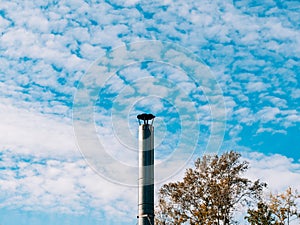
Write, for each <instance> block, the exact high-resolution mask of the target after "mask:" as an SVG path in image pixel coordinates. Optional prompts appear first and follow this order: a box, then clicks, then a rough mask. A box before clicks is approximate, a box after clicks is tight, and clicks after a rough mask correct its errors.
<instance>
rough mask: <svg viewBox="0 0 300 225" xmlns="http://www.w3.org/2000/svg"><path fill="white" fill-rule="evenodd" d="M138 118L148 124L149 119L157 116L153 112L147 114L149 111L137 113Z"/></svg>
mask: <svg viewBox="0 0 300 225" xmlns="http://www.w3.org/2000/svg"><path fill="white" fill-rule="evenodd" d="M137 118H138V120H139V121H140V120H143V121H144V124H148V121H149V120H153V119H154V118H155V116H154V115H153V114H147V113H143V114H139V115H137Z"/></svg>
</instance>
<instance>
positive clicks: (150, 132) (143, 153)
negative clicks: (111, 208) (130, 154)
mask: <svg viewBox="0 0 300 225" xmlns="http://www.w3.org/2000/svg"><path fill="white" fill-rule="evenodd" d="M138 225H154V127H153V126H152V125H150V124H141V125H140V126H139V197H138Z"/></svg>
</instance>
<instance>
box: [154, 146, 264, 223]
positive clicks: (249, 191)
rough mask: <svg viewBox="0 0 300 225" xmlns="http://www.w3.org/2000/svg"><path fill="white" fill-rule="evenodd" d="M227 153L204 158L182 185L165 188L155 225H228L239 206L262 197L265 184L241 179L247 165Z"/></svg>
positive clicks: (161, 190)
mask: <svg viewBox="0 0 300 225" xmlns="http://www.w3.org/2000/svg"><path fill="white" fill-rule="evenodd" d="M240 157H241V155H240V154H239V153H236V152H233V151H231V152H227V153H224V154H223V155H221V156H218V155H205V156H203V157H202V159H200V158H199V159H197V160H196V162H195V168H193V169H192V168H190V169H187V170H186V172H185V176H184V178H183V181H178V182H174V183H169V184H165V185H163V186H162V187H161V189H160V191H159V200H158V206H157V208H156V224H158V225H168V224H191V225H200V224H207V225H228V224H232V223H233V222H234V220H233V216H232V213H233V211H234V209H235V208H236V207H237V206H238V205H239V204H242V205H245V204H246V205H250V204H251V203H252V202H253V201H255V200H260V196H261V193H262V190H263V188H264V187H265V186H266V184H265V183H261V182H260V181H259V180H256V181H255V182H252V181H251V180H249V179H247V178H244V177H242V174H243V173H244V172H245V171H246V170H247V169H248V166H249V165H248V162H246V161H242V162H241V161H240Z"/></svg>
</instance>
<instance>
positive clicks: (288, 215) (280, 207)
mask: <svg viewBox="0 0 300 225" xmlns="http://www.w3.org/2000/svg"><path fill="white" fill-rule="evenodd" d="M297 199H300V195H299V194H298V193H297V190H295V191H294V192H293V191H292V188H291V187H289V188H288V189H287V190H286V191H285V193H282V194H277V195H274V194H270V203H269V207H270V209H271V211H272V212H273V214H274V215H275V216H276V218H277V220H278V222H279V223H278V224H282V225H284V224H287V225H289V224H290V221H291V220H294V219H297V218H298V219H299V218H300V212H299V210H298V208H297V204H296V200H297Z"/></svg>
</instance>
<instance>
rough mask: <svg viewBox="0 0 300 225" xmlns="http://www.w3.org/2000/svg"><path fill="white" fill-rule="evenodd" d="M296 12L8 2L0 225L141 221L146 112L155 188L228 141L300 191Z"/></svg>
mask: <svg viewBox="0 0 300 225" xmlns="http://www.w3.org/2000/svg"><path fill="white" fill-rule="evenodd" d="M299 20H300V7H299V2H298V1H277V0H268V1H262V2H256V1H247V0H243V1H219V0H217V1H208V0H203V1H201V2H197V1H196V2H195V1H190V0H188V1H171V0H165V1H136V0H131V1H126V0H114V1H84V0H70V1H36V2H34V1H6V0H2V1H1V5H0V32H1V35H0V75H1V76H0V87H1V88H0V116H1V123H0V224H3V225H4V224H9V225H14V224H18V225H20V224H30V225H40V224H43V225H48V224H49V225H50V224H51V225H53V224H58V225H60V224H64V225H65V224H74V225H76V224H86V225H89V224H125V225H127V224H135V223H136V213H137V206H136V205H137V189H136V184H135V179H136V163H137V152H136V146H137V143H136V135H137V134H136V129H137V121H136V119H135V116H136V114H137V113H140V112H143V111H151V112H153V113H154V114H156V115H157V118H156V120H155V130H156V137H155V138H156V162H157V165H156V168H157V171H158V172H159V173H157V180H158V181H157V183H156V188H157V189H158V188H159V186H160V185H161V184H162V183H163V182H167V181H170V180H175V179H179V178H180V177H181V175H182V173H183V172H184V168H186V167H188V166H190V165H191V164H192V161H193V159H194V158H196V157H198V156H201V155H202V154H203V153H204V152H209V151H212V150H213V151H215V152H218V153H221V152H223V151H228V150H231V149H233V150H236V151H239V152H241V153H242V156H243V158H244V159H246V160H248V161H249V162H250V165H251V168H250V170H249V171H248V173H247V174H246V175H247V176H248V177H250V178H253V179H257V178H261V179H262V180H264V181H266V182H267V183H268V184H269V190H272V191H282V190H284V189H285V188H286V187H288V186H292V187H294V188H297V189H298V190H300V153H299V152H300V147H299V144H298V142H297V141H298V139H299V124H300V112H299V109H300V106H299V102H300V101H299V99H300V89H299V82H300V81H299V72H300V68H299V65H300V63H299V58H300V43H299V42H300V38H299V37H300V31H299ZM149 41H152V42H149ZM89 110H90V111H89ZM90 112H91V114H89V113H90ZM91 121H92V122H91ZM91 128H93V129H91ZM88 132H91V133H88ZM91 137H92V139H91ZM166 137H169V138H166ZM91 140H92V141H93V142H90V141H91ZM87 143H93V144H95V143H96V144H97V146H98V147H99V146H100V145H98V143H101V147H99V149H97V148H91V146H93V145H89V144H87ZM91 149H97V151H96V150H95V151H90V150H91ZM98 150H99V151H98ZM99 152H100V153H99Z"/></svg>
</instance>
